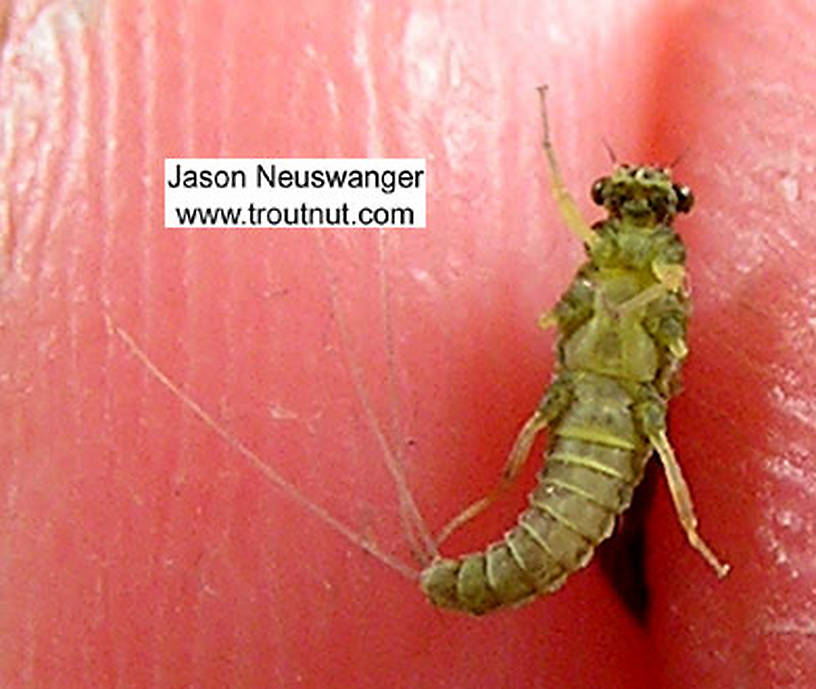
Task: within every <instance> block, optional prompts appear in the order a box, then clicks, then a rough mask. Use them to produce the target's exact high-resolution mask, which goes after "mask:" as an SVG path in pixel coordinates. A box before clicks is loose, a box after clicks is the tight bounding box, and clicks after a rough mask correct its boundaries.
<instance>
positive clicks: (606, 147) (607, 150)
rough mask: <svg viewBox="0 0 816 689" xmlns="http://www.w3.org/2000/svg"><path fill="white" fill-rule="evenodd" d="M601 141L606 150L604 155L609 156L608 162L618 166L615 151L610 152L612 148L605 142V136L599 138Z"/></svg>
mask: <svg viewBox="0 0 816 689" xmlns="http://www.w3.org/2000/svg"><path fill="white" fill-rule="evenodd" d="M601 141H602V142H603V145H604V148H605V149H606V153H607V155H608V156H609V160H610V162H611V163H612V165H617V164H618V156H616V155H615V151H613V150H612V146H610V145H609V142H608V141H607V140H606V137H605V136H602V137H601Z"/></svg>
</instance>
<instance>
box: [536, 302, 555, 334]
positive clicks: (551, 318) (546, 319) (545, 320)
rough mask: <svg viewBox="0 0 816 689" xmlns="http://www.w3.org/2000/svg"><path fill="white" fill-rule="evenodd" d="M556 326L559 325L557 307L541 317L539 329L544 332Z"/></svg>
mask: <svg viewBox="0 0 816 689" xmlns="http://www.w3.org/2000/svg"><path fill="white" fill-rule="evenodd" d="M556 325H558V313H557V312H556V310H555V307H553V308H551V309H550V310H549V311H547V312H546V313H542V314H541V316H539V319H538V327H539V328H541V329H542V330H549V329H550V328H553V327H555V326H556Z"/></svg>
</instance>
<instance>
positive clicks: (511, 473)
mask: <svg viewBox="0 0 816 689" xmlns="http://www.w3.org/2000/svg"><path fill="white" fill-rule="evenodd" d="M571 402H572V382H571V380H570V379H569V377H560V378H557V379H556V380H554V381H553V382H552V384H551V385H550V388H549V389H548V390H547V393H546V394H545V395H544V399H542V400H541V403H540V404H539V405H538V408H537V409H536V410H535V412H534V413H533V414H532V416H530V418H529V419H527V421H526V422H525V424H524V426H522V427H521V430H520V431H519V433H518V435H517V436H516V441H515V442H514V443H513V448H512V449H511V450H510V454H509V455H508V456H507V461H506V462H505V465H504V469H503V470H502V474H501V479H500V481H499V484H498V485H497V486H496V487H495V488H494V489H493V490H492V491H491V492H490V493H488V494H487V495H486V496H484V497H483V498H480V499H479V500H477V501H476V502H474V503H471V504H470V505H469V506H468V507H466V508H465V509H464V510H463V511H462V512H460V513H459V514H458V515H457V516H455V517H454V518H453V519H451V520H450V521H449V522H448V523H447V524H446V525H445V526H444V527H443V528H442V530H441V531H440V532H439V534H438V535H437V537H436V543H437V545H439V544H440V543H442V542H443V541H444V540H446V539H447V538H448V537H449V536H450V535H451V534H452V533H453V532H454V531H456V530H457V529H459V528H461V527H462V526H463V525H465V524H466V523H467V522H469V521H470V520H471V519H473V518H474V517H475V516H476V515H478V514H481V513H482V512H484V511H485V510H486V509H487V508H488V507H490V505H492V504H493V503H494V502H495V501H496V499H497V498H499V496H501V494H502V493H503V492H504V491H505V490H507V488H508V487H509V486H510V485H511V484H512V483H513V481H515V479H516V477H517V476H518V474H519V472H520V471H521V469H522V467H523V466H524V465H525V464H526V462H527V460H528V459H529V457H530V450H531V449H532V447H533V443H534V442H535V439H536V437H538V434H539V433H541V431H543V430H544V429H545V428H547V426H549V425H550V424H552V422H553V421H554V420H555V419H557V418H558V417H559V416H561V414H562V413H563V412H564V410H565V409H566V408H567V407H568V406H569V405H570V403H571Z"/></svg>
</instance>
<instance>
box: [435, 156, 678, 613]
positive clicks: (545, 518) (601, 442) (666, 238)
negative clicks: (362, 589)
mask: <svg viewBox="0 0 816 689" xmlns="http://www.w3.org/2000/svg"><path fill="white" fill-rule="evenodd" d="M641 170H648V173H641V172H639V171H641ZM652 174H655V176H657V177H658V179H657V181H656V183H655V187H654V189H653V190H652V188H651V187H649V186H648V185H647V184H646V182H645V181H644V178H645V177H646V176H649V177H650V176H651V175H652ZM615 175H619V177H620V180H622V181H620V180H619V181H617V182H616V184H617V186H615V185H613V184H612V182H610V183H609V184H610V185H611V186H610V189H614V191H609V192H608V195H607V196H604V197H603V200H604V205H606V207H607V208H608V209H609V210H610V216H609V217H608V218H607V219H606V220H604V221H602V222H599V223H596V224H595V225H594V226H592V230H593V231H594V233H595V237H596V238H595V239H594V241H592V243H591V244H589V243H587V244H585V248H586V251H587V255H588V260H587V262H586V263H584V264H583V265H582V266H581V267H580V268H579V270H578V272H577V274H576V276H575V278H574V279H573V281H572V283H571V285H570V287H569V288H568V289H567V291H566V292H565V293H564V295H563V296H562V297H561V299H560V300H559V302H558V304H557V305H556V307H555V308H554V309H553V311H552V312H551V315H552V320H553V321H554V323H553V324H554V325H557V327H558V339H557V342H556V357H557V360H556V369H555V375H554V377H553V380H552V382H551V384H550V386H549V388H548V390H547V393H546V394H545V396H544V398H543V400H542V401H541V403H540V405H539V407H538V410H537V414H539V415H540V417H541V419H542V423H543V422H546V425H547V428H548V430H549V438H550V440H549V445H548V450H547V457H548V459H547V462H546V466H545V468H544V469H543V470H542V471H541V472H540V474H539V480H538V484H537V486H536V488H535V489H534V490H533V491H532V492H531V493H530V495H529V498H528V499H529V507H528V508H527V509H526V510H525V511H524V512H523V513H522V514H521V515H520V516H519V520H518V524H517V525H516V526H515V527H514V528H512V529H511V530H510V531H508V532H507V533H506V534H505V536H504V538H503V539H501V540H499V541H496V542H495V543H492V544H490V545H489V546H487V547H486V548H485V549H484V550H483V551H480V552H476V553H469V554H467V555H463V556H461V557H457V558H446V557H437V558H435V559H434V560H433V562H431V563H430V564H429V565H428V566H427V567H426V568H425V570H424V571H423V572H422V574H421V576H420V583H421V587H422V589H423V591H424V592H425V594H426V595H427V596H428V598H429V600H430V601H431V602H432V603H433V604H434V605H437V606H439V607H443V608H449V609H453V610H459V611H463V612H468V613H471V614H475V615H481V614H484V613H486V612H490V611H492V610H496V609H499V608H502V607H506V606H515V605H519V604H521V603H524V602H527V601H529V600H532V599H534V598H535V597H537V596H540V595H545V594H549V593H552V592H554V591H556V590H557V589H558V588H560V587H561V586H562V585H563V584H564V582H565V581H566V579H567V577H568V576H569V575H570V574H571V573H573V572H575V571H576V570H578V569H580V568H582V567H584V566H585V565H586V564H587V563H588V562H589V560H590V558H591V557H592V554H593V551H594V548H595V547H596V546H597V545H598V544H599V543H600V542H601V541H603V540H604V539H605V538H607V537H608V536H609V535H610V534H611V533H612V531H613V528H614V524H615V518H616V517H617V516H618V515H620V514H621V513H622V512H623V511H624V510H625V509H626V508H627V507H628V506H629V504H630V502H631V499H632V493H633V491H634V489H635V488H636V486H637V485H638V483H639V482H640V481H641V479H642V477H643V473H644V469H645V465H646V462H647V460H648V459H649V457H650V456H651V454H652V451H653V444H652V443H650V439H653V438H654V433H655V430H656V429H657V430H658V431H660V432H662V431H663V430H664V429H665V412H666V405H667V402H668V400H669V398H670V397H671V396H672V395H673V394H675V393H676V391H677V387H678V386H677V384H676V381H677V375H678V372H679V369H680V367H681V365H682V362H683V359H684V358H685V355H686V351H687V349H686V340H685V338H686V322H687V317H688V311H689V301H688V294H687V292H686V290H685V287H684V286H683V285H677V286H675V287H674V288H672V289H670V290H666V291H665V293H659V295H658V296H656V297H654V298H650V299H648V300H646V299H645V297H647V296H649V295H653V294H655V293H656V292H655V290H656V289H657V290H659V288H660V285H661V284H662V279H661V278H662V273H661V271H662V270H663V269H664V267H665V266H672V267H680V268H682V267H684V265H685V259H686V254H685V248H684V246H683V243H682V241H681V239H680V237H679V236H678V235H677V234H676V232H675V231H674V229H673V228H672V227H671V225H670V222H671V219H672V218H673V216H674V213H675V212H676V208H675V206H677V205H678V203H677V196H676V195H675V196H674V197H673V196H672V194H673V193H674V191H675V190H677V187H676V186H673V185H672V182H671V178H670V177H669V176H668V173H667V172H665V171H663V170H661V169H659V168H656V169H653V168H629V167H628V166H622V167H621V168H619V170H617V171H616V172H615V174H613V175H612V176H611V177H609V178H604V180H603V181H606V180H610V179H611V180H613V182H615V180H616V179H617V178H616V177H615ZM660 175H662V177H660ZM625 184H629V186H628V187H626V186H624V185H625ZM596 186H597V183H596ZM644 188H645V189H646V191H645V192H644V191H643V189H644ZM614 194H618V196H614ZM594 195H595V188H593V197H594ZM658 197H659V199H658V201H659V202H660V203H664V202H665V203H666V205H667V206H668V210H666V212H665V213H662V212H660V210H657V211H654V212H652V213H651V215H647V217H645V219H644V216H643V214H642V212H641V210H639V208H636V207H635V206H632V207H631V210H632V212H631V213H630V212H628V211H627V206H625V205H624V204H625V203H627V202H628V201H630V200H632V199H634V200H635V201H637V202H640V200H641V199H642V198H646V199H647V201H649V203H650V204H651V202H652V199H653V198H658ZM664 197H665V198H664ZM610 199H611V200H610ZM666 199H668V200H667V201H666ZM672 204H674V206H672ZM654 205H655V208H657V207H658V205H659V204H658V203H657V202H656V203H655V204H654ZM649 208H651V206H649ZM652 210H654V209H652ZM656 286H657V287H656ZM640 298H642V299H643V300H644V302H643V303H639V299H640ZM624 305H626V306H624Z"/></svg>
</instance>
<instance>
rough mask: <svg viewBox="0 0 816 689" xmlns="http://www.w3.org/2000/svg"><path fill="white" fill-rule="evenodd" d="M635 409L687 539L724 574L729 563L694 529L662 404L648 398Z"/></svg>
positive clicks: (691, 505)
mask: <svg viewBox="0 0 816 689" xmlns="http://www.w3.org/2000/svg"><path fill="white" fill-rule="evenodd" d="M636 413H637V416H638V419H639V421H640V423H641V426H642V428H643V430H644V432H645V434H646V436H647V437H648V438H649V442H650V443H651V444H652V447H654V449H655V450H656V451H657V454H658V456H659V457H660V461H661V462H662V463H663V471H664V473H665V474H666V481H667V482H668V484H669V492H670V493H671V496H672V501H673V502H674V508H675V510H676V511H677V518H678V519H679V520H680V525H681V526H682V527H683V529H684V530H685V532H686V537H687V538H688V541H689V543H690V544H691V546H692V548H694V549H695V550H697V551H698V552H699V553H700V554H701V555H702V556H703V558H704V559H705V561H706V562H708V564H709V565H711V566H712V567H713V568H714V571H715V572H717V576H718V577H720V578H722V577H724V576H725V575H726V574H728V570H729V569H730V566H729V565H727V564H725V563H723V562H720V560H719V559H718V558H717V556H716V555H715V554H714V553H713V552H712V550H711V548H709V547H708V544H707V543H706V542H705V541H704V540H703V539H702V537H701V536H700V534H699V533H698V532H697V516H696V515H695V514H694V503H693V502H692V499H691V492H690V491H689V487H688V483H686V479H685V478H684V477H683V472H682V470H681V469H680V464H679V462H678V461H677V458H676V457H675V456H674V450H672V447H671V445H670V444H669V439H668V438H667V437H666V415H665V408H664V407H663V405H662V404H660V403H659V402H657V401H654V400H649V401H647V402H643V403H641V404H640V405H638V407H637V410H636Z"/></svg>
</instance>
